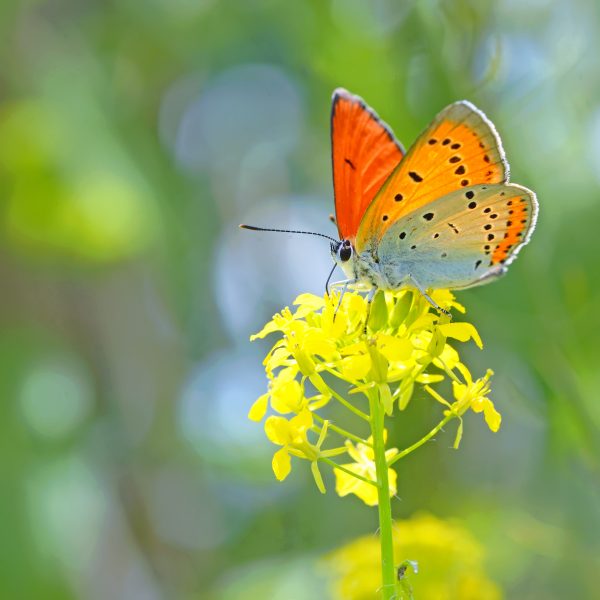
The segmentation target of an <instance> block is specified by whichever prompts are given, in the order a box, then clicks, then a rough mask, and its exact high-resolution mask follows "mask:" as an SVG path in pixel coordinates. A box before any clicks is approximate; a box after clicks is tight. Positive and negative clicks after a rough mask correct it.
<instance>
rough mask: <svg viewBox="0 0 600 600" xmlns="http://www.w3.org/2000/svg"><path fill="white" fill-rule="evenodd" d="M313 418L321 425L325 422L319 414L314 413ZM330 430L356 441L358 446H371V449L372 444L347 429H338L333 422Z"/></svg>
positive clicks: (330, 424)
mask: <svg viewBox="0 0 600 600" xmlns="http://www.w3.org/2000/svg"><path fill="white" fill-rule="evenodd" d="M313 418H314V419H315V420H317V421H319V423H324V422H325V419H323V417H321V416H319V415H318V414H317V413H313ZM329 429H331V431H335V432H336V433H339V434H340V435H341V436H342V437H346V438H348V439H349V440H354V441H355V442H356V443H357V444H364V445H365V446H369V448H370V447H371V444H370V443H369V442H367V441H366V440H363V439H362V438H360V437H358V436H357V435H354V434H353V433H350V432H349V431H346V430H345V429H342V428H341V427H338V426H337V425H334V424H333V423H331V422H330V423H329Z"/></svg>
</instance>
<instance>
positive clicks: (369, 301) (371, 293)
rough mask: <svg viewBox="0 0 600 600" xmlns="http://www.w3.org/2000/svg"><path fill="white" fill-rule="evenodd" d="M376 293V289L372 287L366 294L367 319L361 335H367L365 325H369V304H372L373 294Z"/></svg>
mask: <svg viewBox="0 0 600 600" xmlns="http://www.w3.org/2000/svg"><path fill="white" fill-rule="evenodd" d="M376 293H377V288H376V287H372V288H371V289H370V290H369V293H368V294H367V317H366V319H365V329H364V331H363V333H364V334H365V335H367V325H368V323H369V317H370V316H371V303H372V302H373V298H375V294H376Z"/></svg>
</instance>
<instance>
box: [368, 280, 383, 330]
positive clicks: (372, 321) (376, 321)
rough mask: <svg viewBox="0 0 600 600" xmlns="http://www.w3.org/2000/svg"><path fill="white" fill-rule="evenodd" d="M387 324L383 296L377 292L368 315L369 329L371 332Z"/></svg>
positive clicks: (379, 291)
mask: <svg viewBox="0 0 600 600" xmlns="http://www.w3.org/2000/svg"><path fill="white" fill-rule="evenodd" d="M387 322H388V309H387V304H386V302H385V294H384V293H383V292H382V291H381V290H377V293H376V294H375V297H374V298H373V302H371V312H370V314H369V328H370V329H371V331H379V330H381V329H383V328H384V327H385V326H386V325H387Z"/></svg>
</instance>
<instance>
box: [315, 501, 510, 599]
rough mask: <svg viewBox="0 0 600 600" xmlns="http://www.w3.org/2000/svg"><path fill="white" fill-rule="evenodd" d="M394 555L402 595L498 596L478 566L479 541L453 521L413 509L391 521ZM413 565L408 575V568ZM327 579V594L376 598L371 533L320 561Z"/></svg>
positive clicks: (376, 549) (375, 553)
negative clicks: (403, 590) (329, 582)
mask: <svg viewBox="0 0 600 600" xmlns="http://www.w3.org/2000/svg"><path fill="white" fill-rule="evenodd" d="M394 557H395V561H396V564H403V563H402V561H405V558H406V557H410V559H411V560H409V561H405V562H404V564H405V565H406V567H412V569H410V568H404V567H401V571H400V572H399V576H400V577H401V578H402V579H404V583H405V585H406V587H407V588H408V592H409V593H407V594H406V595H407V596H409V597H410V596H411V595H414V597H415V598H436V599H438V600H499V598H501V592H500V589H499V588H498V586H497V585H496V584H495V583H494V582H492V581H490V579H489V578H488V576H487V575H486V573H485V571H484V568H483V560H484V552H483V548H482V546H481V545H480V544H479V543H478V542H477V541H476V540H475V538H473V536H472V535H471V533H470V532H469V531H467V530H466V529H465V528H464V527H463V526H461V525H459V524H458V523H454V522H448V521H443V520H441V519H438V518H437V517H434V516H432V515H429V514H424V513H422V514H418V515H415V516H413V517H412V518H410V519H407V520H404V521H397V522H396V523H395V524H394ZM417 568H418V574H417V575H415V576H413V575H412V573H411V570H416V569H417ZM325 570H326V572H327V573H328V574H329V575H330V577H331V579H332V588H333V589H332V597H333V598H343V599H344V600H375V599H376V598H378V597H379V592H378V590H379V589H380V588H381V572H380V566H379V542H378V541H377V538H375V537H374V536H372V535H369V536H364V537H361V538H358V539H356V540H354V541H352V542H350V543H349V544H346V545H345V546H343V547H342V548H339V549H338V550H336V551H335V552H333V553H332V554H331V555H330V556H329V557H328V558H327V560H326V561H325Z"/></svg>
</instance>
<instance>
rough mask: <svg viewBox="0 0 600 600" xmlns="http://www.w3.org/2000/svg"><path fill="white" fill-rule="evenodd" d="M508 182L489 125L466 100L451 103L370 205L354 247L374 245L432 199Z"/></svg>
mask: <svg viewBox="0 0 600 600" xmlns="http://www.w3.org/2000/svg"><path fill="white" fill-rule="evenodd" d="M506 181H508V163H507V162H506V160H505V158H504V150H503V149H502V142H501V141H500V138H499V136H498V134H497V133H496V130H495V128H494V126H493V124H492V123H491V122H490V121H489V120H488V119H487V117H486V116H485V115H484V114H483V113H482V112H481V111H480V110H478V109H477V108H476V107H475V106H473V105H472V104H471V103H470V102H467V101H465V100H463V101H461V102H456V103H454V104H451V105H450V106H448V107H446V108H445V109H444V110H443V111H442V112H440V113H439V114H438V115H437V117H436V118H435V119H434V120H433V122H432V123H431V125H430V126H429V127H428V128H427V129H426V130H425V131H424V132H423V133H422V134H421V135H420V136H419V138H418V139H417V141H416V142H415V143H414V144H413V146H412V147H411V148H410V150H409V152H408V154H407V155H406V156H405V157H404V159H403V160H402V162H401V163H400V164H399V165H398V166H397V167H396V169H395V170H394V171H393V173H392V174H391V175H390V177H389V178H388V179H387V181H386V182H385V184H384V185H383V186H382V188H381V190H380V191H379V193H378V194H377V196H376V197H375V199H374V200H373V202H372V203H371V204H370V206H369V208H368V209H367V211H366V213H365V215H364V218H363V220H362V221H361V223H360V227H359V231H358V235H357V239H356V249H357V251H358V252H362V251H363V250H365V249H367V248H368V247H369V246H371V247H372V246H376V245H377V243H378V242H379V240H380V239H381V237H382V236H383V235H384V233H385V231H386V230H387V229H388V228H389V227H390V225H391V224H392V223H394V222H395V221H397V220H398V219H400V218H401V217H402V216H404V215H407V214H409V213H411V212H412V211H414V210H416V209H418V208H419V207H421V206H424V205H426V204H429V203H430V202H432V201H434V200H435V199H436V198H440V197H441V196H444V195H445V194H448V193H450V192H452V191H454V190H460V189H461V188H466V187H468V186H472V185H475V184H485V183H490V184H491V183H505V182H506Z"/></svg>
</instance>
